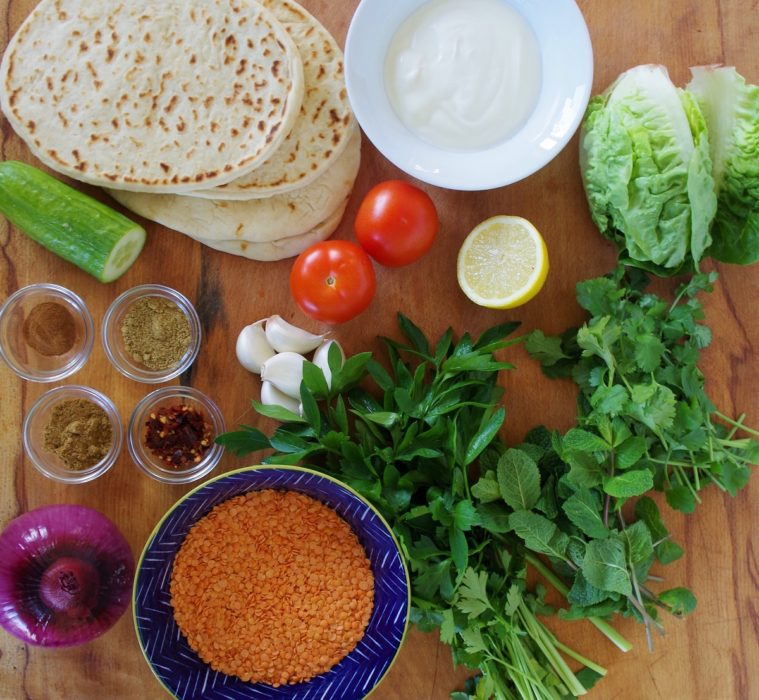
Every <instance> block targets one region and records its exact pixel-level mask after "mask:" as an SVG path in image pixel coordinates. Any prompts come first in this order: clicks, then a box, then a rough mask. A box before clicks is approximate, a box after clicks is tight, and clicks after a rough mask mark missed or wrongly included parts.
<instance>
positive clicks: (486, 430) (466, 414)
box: [218, 314, 624, 700]
mask: <svg viewBox="0 0 759 700" xmlns="http://www.w3.org/2000/svg"><path fill="white" fill-rule="evenodd" d="M399 325H400V328H401V331H402V333H403V335H404V336H405V339H406V342H404V343H399V342H396V341H394V340H391V339H387V338H385V339H383V340H384V344H385V349H386V351H387V368H386V367H383V366H382V365H380V364H379V363H378V362H376V361H375V360H373V359H372V358H371V356H370V354H368V353H362V354H360V355H355V356H353V357H351V358H348V359H347V360H346V362H345V364H342V365H341V363H340V357H339V353H338V352H337V351H336V349H335V351H334V352H331V353H330V356H329V358H328V361H329V366H330V370H331V373H332V382H331V384H328V383H327V382H326V381H325V378H324V374H323V373H322V371H321V369H319V368H318V367H316V366H315V365H313V364H312V363H308V362H306V363H305V364H304V372H303V382H302V385H301V403H302V406H303V410H302V416H301V415H296V414H294V413H291V412H289V411H286V410H284V409H282V408H278V407H271V406H263V405H261V404H259V403H257V402H254V405H255V408H256V410H257V411H258V412H259V413H261V414H262V415H265V416H268V417H271V418H275V419H277V420H279V421H282V424H281V425H280V426H279V427H278V428H277V429H276V430H275V431H274V433H273V435H272V436H271V437H267V436H266V435H264V434H263V433H262V432H261V431H260V430H258V429H257V428H254V427H249V426H242V427H241V429H240V430H239V431H237V432H233V433H228V434H226V435H223V436H220V438H219V439H218V441H219V442H220V443H221V444H223V445H225V446H226V447H227V448H228V449H230V450H232V451H233V452H236V453H237V454H246V453H248V452H253V451H257V450H260V449H274V450H275V452H274V453H273V454H270V455H268V456H267V457H266V458H265V460H264V461H266V462H268V463H276V464H295V463H303V464H305V465H307V466H309V467H311V468H312V469H315V470H317V471H321V472H323V473H326V474H329V475H331V476H334V477H337V478H339V479H341V480H342V481H344V482H346V483H347V484H349V485H350V486H352V487H353V488H354V489H356V490H357V491H359V492H360V493H361V494H362V495H363V496H364V497H366V498H367V499H368V500H369V501H371V502H372V503H373V504H374V505H375V506H376V507H377V508H378V509H379V511H380V512H381V513H382V514H383V516H384V517H385V518H386V519H387V520H388V522H389V523H390V524H391V525H392V527H393V530H394V532H395V534H396V536H397V537H398V540H399V542H400V545H401V548H402V550H403V552H404V555H405V558H406V561H407V562H408V565H409V568H410V572H411V584H412V603H413V611H412V620H413V621H414V622H415V623H416V625H417V626H418V627H419V628H421V629H422V630H425V631H430V630H433V629H438V628H439V629H440V636H441V639H442V640H443V641H444V642H446V643H448V644H449V645H451V647H452V651H453V657H454V661H455V662H456V663H463V664H465V665H466V666H468V667H469V668H478V669H479V674H478V676H477V678H476V680H475V681H473V682H472V684H471V686H470V688H469V691H468V692H467V693H458V694H456V695H455V696H454V697H456V696H457V697H459V698H462V697H469V696H470V695H469V692H471V695H472V696H473V697H476V698H480V699H484V698H490V697H493V696H495V697H496V698H499V699H503V700H512V699H514V700H517V699H519V698H532V699H535V700H558V699H560V698H565V697H574V696H577V695H581V694H583V693H584V692H585V690H586V688H587V687H589V686H590V685H592V683H593V682H594V681H595V680H596V679H598V678H599V677H600V676H601V675H603V674H604V673H605V670H604V669H603V668H601V667H599V666H597V665H595V664H593V663H592V662H591V661H589V660H587V659H585V658H583V657H582V656H580V655H579V654H577V653H575V652H574V651H572V650H571V649H569V648H568V647H566V646H564V645H563V644H561V642H559V641H558V640H557V639H556V638H555V637H554V636H553V635H552V634H551V632H550V631H549V630H548V629H547V628H546V627H545V626H544V625H543V624H542V622H540V621H539V620H538V618H537V617H536V615H537V614H540V613H549V612H551V610H550V609H549V608H548V607H547V606H546V605H545V603H544V602H543V592H544V591H543V590H542V589H540V588H539V589H537V590H536V591H535V592H530V591H529V590H528V588H527V585H526V570H525V567H526V560H525V557H524V555H523V553H521V551H518V550H521V549H522V548H521V543H520V542H519V540H518V539H517V538H515V537H514V536H513V534H511V533H510V531H511V529H512V526H511V524H510V522H509V510H508V507H507V506H506V505H505V504H501V503H490V502H486V501H485V500H483V499H478V498H476V497H475V495H474V494H473V488H472V480H471V475H473V474H476V473H478V471H486V470H487V468H488V465H489V464H491V465H492V464H495V462H497V460H498V459H499V456H500V447H499V443H498V441H497V439H496V436H497V433H498V431H499V429H500V428H501V426H502V424H503V421H504V418H505V410H504V408H503V406H502V405H501V398H502V394H503V389H502V388H500V387H499V386H498V384H497V378H498V373H499V372H500V371H501V370H504V369H511V365H509V364H508V363H505V362H501V361H499V360H498V359H496V358H495V357H494V354H493V353H495V352H497V351H500V350H502V349H504V348H506V347H508V346H509V345H511V344H512V343H514V342H516V341H515V340H509V339H507V336H509V335H510V334H511V333H512V332H513V331H514V330H515V328H516V326H517V324H504V325H501V326H497V327H495V328H493V329H491V330H489V331H487V332H485V333H484V334H483V335H482V336H480V337H479V338H477V339H476V340H474V339H473V338H471V337H470V335H469V334H465V335H463V336H462V337H461V338H460V339H458V341H454V338H453V332H452V331H451V330H450V329H449V330H448V331H447V332H446V333H444V334H443V336H442V337H441V338H440V339H439V340H438V341H437V342H436V343H435V344H434V345H433V344H431V343H430V342H429V341H428V339H427V338H426V337H425V336H424V334H423V333H422V332H421V331H420V330H419V328H417V327H416V326H415V325H414V324H413V323H412V322H411V321H409V320H408V319H407V318H405V317H404V316H402V315H400V314H399ZM481 462H482V464H480V463H481ZM598 624H599V625H601V626H604V623H602V622H601V621H598ZM612 632H613V631H612ZM623 644H624V642H623ZM562 654H566V655H567V656H569V657H571V658H573V659H575V660H576V661H579V662H580V663H581V664H582V665H583V666H585V669H584V670H583V671H582V672H581V673H580V674H579V675H576V674H575V673H573V672H572V671H571V670H570V668H569V666H568V665H567V662H566V661H565V659H564V658H563V656H562Z"/></svg>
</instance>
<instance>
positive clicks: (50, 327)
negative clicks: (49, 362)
mask: <svg viewBox="0 0 759 700" xmlns="http://www.w3.org/2000/svg"><path fill="white" fill-rule="evenodd" d="M21 332H22V335H23V336H24V341H25V342H26V344H27V345H28V346H29V347H30V348H31V349H32V350H34V351H35V352H38V353H39V354H40V355H44V356H45V357H56V356H60V355H65V354H66V353H67V352H69V351H70V350H71V348H73V347H74V343H75V342H76V322H75V321H74V317H73V315H72V314H71V312H70V311H69V310H68V309H67V308H66V307H65V306H64V305H63V304H59V303H58V302H57V301H43V302H41V303H40V304H37V305H36V306H34V307H33V308H32V310H31V311H30V312H29V315H28V316H27V317H26V318H25V319H24V325H23V326H22V328H21Z"/></svg>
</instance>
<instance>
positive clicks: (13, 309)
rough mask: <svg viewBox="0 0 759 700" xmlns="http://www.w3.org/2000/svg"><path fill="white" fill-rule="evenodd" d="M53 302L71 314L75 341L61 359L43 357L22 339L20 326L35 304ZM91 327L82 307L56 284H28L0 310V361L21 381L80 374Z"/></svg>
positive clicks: (92, 331)
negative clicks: (21, 379) (78, 372)
mask: <svg viewBox="0 0 759 700" xmlns="http://www.w3.org/2000/svg"><path fill="white" fill-rule="evenodd" d="M45 302H56V303H58V304H61V305H62V306H64V307H65V308H66V309H68V311H69V312H70V313H71V317H72V318H73V320H74V328H75V333H76V335H75V338H74V344H73V345H72V347H71V349H70V350H69V351H68V352H66V353H64V354H62V355H43V354H41V353H39V352H37V351H36V350H35V349H34V348H33V347H32V346H30V345H29V344H28V343H27V342H26V340H25V339H24V331H23V328H24V322H25V321H26V319H27V317H28V316H29V314H30V312H31V311H32V309H34V307H36V306H37V305H38V304H42V303H45ZM94 340H95V327H94V324H93V323H92V315H91V314H90V312H89V309H88V308H87V306H86V304H85V303H84V301H82V299H81V298H80V297H79V296H78V295H77V294H74V292H72V291H70V290H69V289H66V288H65V287H60V286H58V285H57V284H45V283H43V284H31V285H29V286H28V287H23V288H22V289H19V290H18V291H17V292H14V293H13V294H11V296H10V297H8V299H7V300H6V301H5V303H4V304H3V306H2V308H0V357H2V358H3V360H5V362H6V363H7V364H8V366H9V367H10V368H11V369H12V370H13V371H14V372H15V373H16V374H17V375H18V376H19V377H22V378H23V379H28V380H29V381H32V382H56V381H58V380H60V379H64V378H65V377H68V376H70V375H72V374H74V372H76V371H78V370H80V369H81V368H82V367H83V366H84V364H85V363H86V362H87V359H88V358H89V356H90V353H91V352H92V345H93V342H94Z"/></svg>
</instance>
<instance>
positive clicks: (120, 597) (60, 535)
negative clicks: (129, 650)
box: [0, 505, 134, 647]
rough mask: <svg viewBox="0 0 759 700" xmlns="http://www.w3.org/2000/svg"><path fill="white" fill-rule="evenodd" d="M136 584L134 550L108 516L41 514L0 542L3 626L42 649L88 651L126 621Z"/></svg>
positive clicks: (50, 509)
mask: <svg viewBox="0 0 759 700" xmlns="http://www.w3.org/2000/svg"><path fill="white" fill-rule="evenodd" d="M133 578H134V558H133V557H132V552H131V550H130V548H129V544H128V543H127V541H126V540H125V539H124V537H123V535H122V534H121V533H120V532H119V530H118V528H117V527H116V526H115V525H114V524H113V523H112V522H111V521H110V520H109V519H108V518H106V517H105V516H104V515H102V514H101V513H99V512H98V511H96V510H93V509H92V508H86V507H84V506H73V505H56V506H46V507H43V508H37V509H36V510H32V511H29V512H28V513H24V514H23V515H21V516H19V517H18V518H16V519H15V520H12V521H11V522H10V523H9V524H8V526H7V527H6V528H5V530H4V531H3V532H2V534H0V626H2V627H3V628H4V629H5V630H7V631H8V632H10V633H11V634H12V635H14V636H16V637H18V638H19V639H21V640H22V641H24V642H26V643H28V644H34V645H37V646H50V647H56V646H73V645H75V644H83V643H84V642H88V641H90V640H91V639H94V638H95V637H97V636H99V635H101V634H103V632H105V631H106V630H108V629H109V628H110V627H111V626H112V625H113V624H114V623H115V622H116V620H118V619H119V617H121V615H122V614H123V612H124V611H125V610H126V608H127V606H128V605H129V600H130V596H131V588H132V580H133Z"/></svg>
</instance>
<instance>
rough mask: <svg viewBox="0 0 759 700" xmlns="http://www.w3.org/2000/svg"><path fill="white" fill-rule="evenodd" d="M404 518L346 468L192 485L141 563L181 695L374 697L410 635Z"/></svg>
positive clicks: (137, 602) (156, 650) (150, 635)
mask: <svg viewBox="0 0 759 700" xmlns="http://www.w3.org/2000/svg"><path fill="white" fill-rule="evenodd" d="M410 605H411V600H410V586H409V578H408V571H407V569H406V565H405V562H404V560H403V556H402V555H401V552H400V548H399V546H398V543H397V541H396V540H395V537H394V535H393V533H392V529H391V528H390V526H389V525H388V524H387V522H386V521H385V520H384V519H383V518H382V516H381V515H380V514H379V513H378V512H377V510H376V509H375V508H374V507H373V506H372V505H371V504H370V503H369V502H368V501H366V500H365V499H364V498H363V497H362V496H360V495H359V494H358V493H356V492H355V491H353V490H352V489H351V488H350V487H348V486H347V485H345V484H343V483H342V482H340V481H338V480H336V479H333V478H331V477H328V476H326V475H323V474H319V473H317V472H315V471H312V470H309V469H305V468H301V467H290V466H276V465H271V466H260V467H249V468H246V469H240V470H237V471H233V472H229V473H227V474H224V475H222V476H219V477H216V478H214V479H211V480H209V481H207V482H205V483H204V484H202V485H200V486H198V487H196V488H195V489H194V490H193V491H190V492H189V493H188V494H186V495H185V496H184V497H183V498H181V499H180V500H179V501H178V502H177V503H176V504H175V505H174V506H173V507H172V508H171V509H169V511H168V512H167V513H166V515H165V516H164V517H163V519H162V520H161V521H160V522H159V523H158V525H157V526H156V528H155V530H154V531H153V533H152V534H151V535H150V537H149V538H148V541H147V544H146V546H145V549H144V550H143V552H142V556H141V557H140V560H139V563H138V567H137V575H136V576H135V583H134V595H133V612H134V623H135V628H136V631H137V637H138V640H139V643H140V646H141V648H142V651H143V654H144V656H145V658H146V660H147V662H148V664H149V665H150V667H151V669H152V670H153V673H154V674H155V676H156V677H157V679H158V680H159V681H160V683H161V684H162V685H163V686H164V688H165V689H166V690H167V691H168V692H169V693H170V695H171V696H172V697H175V698H178V699H179V700H191V699H193V698H203V700H223V699H227V700H228V699H230V698H232V699H239V700H247V699H248V698H251V699H252V698H261V699H265V698H277V699H282V700H287V699H289V700H295V699H301V698H314V700H315V699H316V698H329V700H357V699H358V698H364V697H366V696H367V695H368V694H369V693H371V691H372V690H373V689H374V688H375V687H376V686H377V684H378V683H379V682H380V681H381V680H382V678H383V677H384V676H385V674H386V673H387V671H388V670H389V668H390V666H391V665H392V663H393V661H394V660H395V658H396V656H397V654H398V652H399V650H400V647H401V645H402V643H403V640H404V638H405V634H406V630H407V626H408V619H409V611H410Z"/></svg>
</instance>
